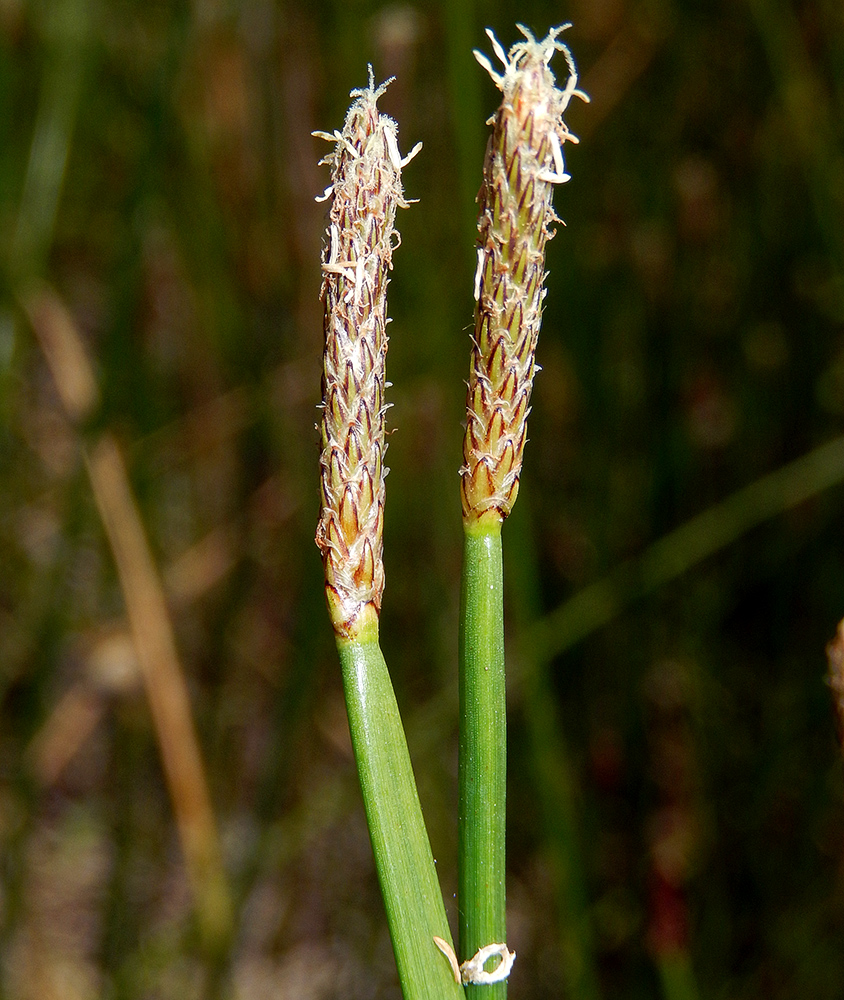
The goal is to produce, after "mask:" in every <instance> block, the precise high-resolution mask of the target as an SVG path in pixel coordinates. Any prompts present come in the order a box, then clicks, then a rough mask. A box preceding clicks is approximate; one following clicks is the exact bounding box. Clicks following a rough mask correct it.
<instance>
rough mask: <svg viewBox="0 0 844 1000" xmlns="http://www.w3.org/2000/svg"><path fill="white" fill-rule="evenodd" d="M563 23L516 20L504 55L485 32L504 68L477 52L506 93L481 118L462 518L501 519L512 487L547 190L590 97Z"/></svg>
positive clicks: (539, 289) (539, 294) (523, 427)
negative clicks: (573, 110)
mask: <svg viewBox="0 0 844 1000" xmlns="http://www.w3.org/2000/svg"><path fill="white" fill-rule="evenodd" d="M568 27H570V25H563V26H562V27H559V28H553V29H552V30H551V31H550V32H549V33H548V36H547V37H546V38H545V39H544V40H543V41H540V42H537V41H536V40H535V39H534V37H533V35H532V34H531V33H530V31H528V30H527V28H525V27H523V26H522V25H518V28H519V30H520V31H521V32H522V34H523V35H524V36H525V41H521V42H517V43H516V44H515V45H514V46H513V47H512V48H511V49H510V51H509V53H505V52H504V49H503V48H502V47H501V45H500V44H499V42H498V40H497V39H496V37H495V35H493V33H492V32H491V31H489V30H487V34H488V35H489V38H490V40H491V42H492V47H493V50H494V52H495V54H496V55H497V56H498V58H499V59H500V60H501V62H502V64H503V67H504V69H503V72H502V73H497V72H496V71H495V70H494V69H493V67H492V64H491V63H490V61H489V59H487V57H486V56H485V55H483V54H482V53H480V52H477V51H476V52H475V57H476V58H477V60H478V62H479V63H480V64H481V65H482V66H483V67H484V68H485V69H486V70H487V71H488V72H489V74H490V76H491V77H492V79H493V80H494V81H495V84H496V86H497V87H498V88H499V90H501V91H502V93H503V95H504V96H503V99H502V102H501V106H500V108H499V110H498V112H497V113H496V114H495V115H494V116H493V118H491V119H490V121H489V124H491V125H493V133H492V135H491V136H490V139H489V143H488V145H487V151H486V159H485V162H484V176H483V184H482V186H481V190H480V193H479V195H478V203H479V214H478V266H477V271H476V274H475V300H476V303H477V304H476V308H475V332H474V338H473V346H472V363H471V370H470V375H469V391H468V396H467V403H466V411H467V419H466V435H465V438H464V441H463V461H464V464H463V467H462V469H461V470H460V474H461V497H462V501H463V517H464V521H466V523H473V522H475V521H477V520H479V519H481V518H495V519H497V520H503V519H504V518H505V517H507V515H508V514H509V513H510V511H511V509H512V507H513V503H514V502H515V499H516V494H517V493H518V490H519V475H520V472H521V468H522V453H523V451H524V445H525V440H526V435H527V416H528V412H529V403H530V394H531V389H532V388H533V376H534V373H535V371H536V370H537V365H536V362H535V354H536V342H537V338H538V336H539V326H540V322H541V319H542V300H543V299H544V297H545V290H544V288H543V285H544V281H545V243H546V241H547V240H548V239H550V237H551V236H552V235H553V229H552V226H553V223H555V222H559V221H560V220H559V219H558V218H557V216H556V215H555V214H554V208H553V204H552V199H553V191H554V185H555V184H561V183H563V182H564V181H567V180H568V179H569V177H568V175H567V174H566V173H565V168H564V165H563V154H562V146H563V144H564V143H565V142H567V141H568V142H576V141H577V139H576V138H575V136H573V135H572V134H571V132H569V130H568V127H567V126H566V123H565V122H564V121H563V112H564V111H565V110H566V108H567V107H568V104H569V101H570V100H571V98H572V97H573V96H578V97H581V98H583V99H584V100H588V98H587V97H586V95H585V94H584V93H583V92H582V91H580V90H578V89H577V72H576V70H575V66H574V61H573V59H572V57H571V53H570V52H569V50H568V48H567V47H566V46H565V45H564V44H563V43H562V42H560V41H558V39H557V36H558V35H559V34H560V33H561V32H562V31H564V30H565V29H566V28H568ZM556 51H561V52H562V53H563V54H564V55H565V58H566V62H567V64H568V70H569V77H568V81H567V83H566V85H565V88H564V89H562V90H560V89H559V88H558V87H557V86H556V84H555V80H554V75H553V73H552V72H551V70H550V69H549V65H548V64H549V62H550V61H551V57H552V56H553V55H554V53H555V52H556Z"/></svg>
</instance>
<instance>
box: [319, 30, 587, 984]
mask: <svg viewBox="0 0 844 1000" xmlns="http://www.w3.org/2000/svg"><path fill="white" fill-rule="evenodd" d="M566 27H568V26H566ZM520 30H521V32H522V34H523V35H524V40H523V41H521V42H518V43H517V44H516V45H514V46H513V47H512V48H511V49H510V51H509V53H505V51H504V49H503V48H502V47H501V45H500V44H499V42H498V40H497V39H496V38H495V36H494V35H493V34H492V32H488V34H489V37H490V40H491V42H492V45H493V49H494V51H495V54H496V56H497V57H498V58H499V59H500V61H501V63H502V66H503V70H502V72H500V73H499V72H497V71H495V70H494V69H493V67H492V64H491V63H490V62H489V60H488V59H487V58H486V56H484V55H482V54H480V53H478V52H476V53H475V55H476V57H477V58H478V60H479V62H480V63H481V64H482V65H483V66H484V67H485V68H486V69H487V70H488V72H489V73H490V75H491V76H492V79H493V80H494V82H495V83H496V85H497V86H498V88H499V89H500V90H501V91H502V95H503V99H502V103H501V106H500V108H499V111H498V112H497V114H496V115H495V116H494V118H493V119H491V123H492V124H493V132H492V135H491V137H490V140H489V144H488V146H487V152H486V159H485V163H484V171H483V185H482V188H481V192H480V195H479V207H480V212H479V220H478V264H477V271H476V275H475V288H474V296H475V301H476V308H475V329H474V336H473V341H472V354H471V366H470V377H469V385H468V396H467V418H466V432H465V438H464V446H463V457H464V464H463V467H462V469H461V473H460V492H461V498H462V509H463V526H464V539H465V541H464V563H463V573H462V584H461V613H460V639H459V671H460V677H459V692H460V730H459V820H458V823H459V833H458V846H459V852H458V864H459V873H458V886H459V898H458V908H459V936H458V953H459V955H460V956H461V957H462V962H461V961H459V960H458V958H457V955H456V954H455V950H454V946H453V943H452V939H451V935H450V931H449V927H448V923H447V920H446V916H445V908H444V905H443V900H442V896H441V893H440V889H439V885H438V881H437V876H436V869H435V866H434V862H433V858H432V855H431V848H430V845H429V842H428V837H427V833H426V830H425V825H424V821H423V817H422V811H421V808H420V805H419V798H418V794H417V791H416V785H415V782H414V777H413V771H412V767H411V763H410V758H409V755H408V750H407V744H406V741H405V737H404V732H403V729H402V725H401V720H400V717H399V713H398V708H397V705H396V700H395V695H394V693H393V689H392V685H391V682H390V677H389V673H388V671H387V667H386V664H385V662H384V657H383V655H382V653H381V648H380V645H379V640H378V623H379V615H380V610H381V599H382V595H383V590H384V568H383V561H382V548H383V544H382V529H383V518H384V501H385V488H384V475H385V472H386V470H385V467H384V455H385V451H386V439H385V429H386V428H385V415H386V408H387V404H386V402H385V390H386V386H387V382H386V375H385V361H386V354H387V334H386V327H387V304H386V290H387V284H388V272H389V270H390V268H391V266H392V251H393V249H394V248H395V246H396V245H397V241H398V237H397V234H396V231H395V215H396V209H397V208H403V207H406V206H407V201H406V200H405V198H404V193H403V187H402V178H401V175H402V170H403V169H404V167H405V166H406V165H407V163H408V162H409V161H410V160H411V159H412V158H413V156H415V154H416V153H417V151H418V149H419V145H417V146H416V147H415V148H414V149H413V150H412V152H411V153H410V155H409V156H406V157H404V158H403V157H402V156H401V154H400V152H399V146H398V137H397V126H396V123H395V122H394V121H393V120H392V119H390V118H389V117H387V116H386V115H383V114H381V113H380V112H379V111H378V109H377V101H378V98H379V97H380V96H381V95H382V94H383V92H384V90H385V88H386V86H387V83H385V84H382V85H381V86H380V87H377V88H376V87H375V83H374V78H373V75H372V70H371V68H370V78H369V86H368V87H366V88H364V89H362V90H355V91H352V97H354V98H355V100H354V103H353V104H352V106H351V108H350V109H349V112H348V115H347V117H346V122H345V125H344V127H343V129H342V131H336V132H333V133H325V132H319V133H315V134H316V135H318V136H320V137H321V138H324V139H327V140H329V141H330V142H333V143H334V149H333V151H332V152H331V153H329V155H328V156H326V157H325V158H324V160H323V161H322V162H323V163H325V164H327V165H329V166H330V167H331V183H330V184H329V186H328V187H327V188H326V191H325V194H324V195H323V198H324V199H325V200H329V199H330V201H331V206H330V211H329V222H328V228H327V232H326V239H325V245H324V248H323V255H322V273H323V282H322V292H321V294H322V300H323V305H324V332H325V351H324V363H323V402H322V420H321V423H320V439H321V452H320V494H321V514H320V519H319V523H318V527H317V536H316V541H317V545H318V546H319V548H320V551H321V553H322V558H323V565H324V569H325V593H326V600H327V604H328V609H329V615H330V618H331V622H332V625H333V628H334V634H335V639H336V643H337V649H338V652H339V657H340V662H341V667H342V673H343V685H344V693H345V697H346V705H347V710H348V715H349V727H350V731H351V736H352V745H353V749H354V754H355V761H356V765H357V769H358V774H359V779H360V784H361V790H362V793H363V799H364V807H365V810H366V816H367V822H368V825H369V832H370V837H371V840H372V846H373V853H374V856H375V863H376V868H377V871H378V877H379V881H380V885H381V890H382V894H383V897H384V903H385V908H386V911H387V919H388V923H389V927H390V933H391V937H392V941H393V948H394V952H395V956H396V963H397V966H398V972H399V978H400V981H401V986H402V991H403V993H404V997H405V1000H421V998H423V997H424V998H433V997H436V998H439V997H459V996H462V995H464V987H465V992H466V995H480V993H483V994H484V995H485V996H487V997H489V998H490V1000H501V998H503V997H505V996H506V980H507V977H508V975H509V973H510V969H511V967H512V964H513V960H514V958H515V954H514V953H513V952H511V951H510V950H509V949H508V947H507V944H506V923H505V811H506V703H505V701H506V699H505V676H504V624H503V617H504V612H503V565H502V550H501V528H502V524H503V522H504V519H505V518H506V517H507V515H508V514H509V513H510V511H511V509H512V506H513V503H514V502H515V499H516V494H517V492H518V488H519V477H520V473H521V467H522V455H523V451H524V446H525V441H526V436H527V417H528V412H529V403H530V395H531V391H532V386H533V377H534V373H535V372H536V370H537V365H536V361H535V353H536V343H537V337H538V334H539V326H540V321H541V315H542V301H543V299H544V296H545V291H544V280H545V244H546V242H547V240H548V239H549V238H550V236H551V235H552V232H553V228H552V227H553V225H554V223H555V222H557V221H559V220H558V219H557V217H556V215H555V214H554V210H553V206H552V194H553V189H554V186H555V185H556V184H559V183H562V182H563V181H566V180H568V175H567V174H566V173H565V169H564V164H563V155H562V147H563V145H564V143H565V142H566V141H572V140H573V139H574V137H573V136H572V135H571V133H570V132H569V130H568V128H567V127H566V124H565V122H564V121H563V117H562V116H563V112H564V111H565V109H566V107H567V106H568V103H569V101H570V100H571V98H572V96H574V95H577V96H580V97H584V96H585V95H583V94H582V92H580V91H579V90H578V89H577V74H576V71H575V67H574V62H573V60H572V57H571V55H570V53H569V50H568V49H567V47H566V46H565V45H563V44H562V42H560V41H559V39H558V35H559V34H560V32H561V31H562V30H563V28H555V29H553V30H552V31H551V32H549V34H548V36H547V37H546V38H545V39H544V40H542V41H537V40H536V39H534V37H533V36H532V35H531V33H530V32H529V31H528V30H527V29H526V28H523V27H521V26H520ZM557 51H561V52H563V53H564V55H565V58H566V61H567V65H568V70H569V76H568V81H567V83H566V86H565V88H564V89H559V88H558V87H557V86H556V83H555V80H554V76H553V74H552V72H551V70H550V68H549V63H550V60H551V58H552V56H553V55H554V53H555V52H557ZM388 82H389V81H388ZM437 949H439V951H440V952H442V955H440V954H438V952H437ZM443 956H445V959H447V961H444V960H443ZM479 991H480V993H479Z"/></svg>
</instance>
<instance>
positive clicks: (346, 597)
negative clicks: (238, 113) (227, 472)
mask: <svg viewBox="0 0 844 1000" xmlns="http://www.w3.org/2000/svg"><path fill="white" fill-rule="evenodd" d="M389 83H390V81H389V80H388V81H386V83H382V84H381V86H380V87H378V88H376V87H375V84H374V79H373V75H372V67H371V66H370V68H369V86H368V87H366V88H364V89H363V90H353V91H352V93H351V96H352V97H353V98H356V100H355V101H354V102H353V104H352V106H351V107H350V108H349V111H348V114H347V116H346V123H345V125H344V127H343V131H342V132H336V131H335V132H334V133H332V134H329V133H326V132H315V133H314V135H317V136H319V137H320V138H323V139H328V140H329V141H331V142H334V143H335V146H334V150H333V151H332V152H331V153H329V154H328V156H326V157H325V158H324V159H323V160H321V161H320V162H321V163H326V164H328V165H329V166H330V167H331V184H330V185H329V186H328V187H327V188H326V190H325V193H324V194H323V195H322V196H321V197H320V198H318V199H317V200H318V201H321V200H328V199H329V198H331V199H332V204H331V210H330V214H329V226H328V230H327V233H326V242H325V246H324V247H323V253H322V290H321V298H322V301H323V304H324V307H325V354H324V359H323V360H324V365H323V379H322V393H323V395H322V399H323V402H322V407H323V412H322V420H321V423H320V440H321V452H320V463H319V464H320V496H321V502H322V511H321V514H320V519H319V524H318V525H317V532H316V543H317V545H318V546H319V549H320V551H321V553H322V559H323V565H324V567H325V592H326V598H327V601H328V609H329V614H330V616H331V621H332V624H333V626H334V631H335V633H336V634H337V635H338V636H341V637H344V638H353V637H354V636H355V635H357V634H358V632H359V630H360V628H361V627H362V626H363V624H364V623H365V622H367V621H371V620H372V615H374V616H375V620H377V616H378V613H379V612H380V610H381V595H382V593H383V590H384V565H383V561H382V557H381V554H382V527H383V522H384V476H385V474H386V471H387V470H386V469H385V467H384V453H385V451H386V442H385V435H384V431H385V413H386V409H387V405H386V403H385V400H384V392H385V388H386V382H385V360H386V355H387V294H386V293H387V284H388V279H387V272H388V271H389V269H390V267H391V260H392V253H393V250H394V249H395V247H396V246H397V245H398V242H399V236H398V233H397V232H396V230H395V228H394V222H395V214H396V207H397V206H398V207H406V205H407V202H406V201H405V199H404V195H403V191H402V183H401V171H402V168H403V167H404V166H405V165H406V164H407V163H408V161H409V160H410V159H411V158H412V157H413V156H415V155H416V153H417V152H418V150H419V148H420V146H421V143H420V144H418V145H417V146H416V147H415V148H414V149H413V151H412V152H411V153H410V155H409V156H407V157H405V158H404V159H402V158H401V156H400V154H399V150H398V141H397V126H396V123H395V122H394V121H393V120H392V119H391V118H389V117H388V116H387V115H382V114H380V113H379V111H378V109H377V107H376V102H377V100H378V98H379V97H380V96H381V95H382V94H383V93H384V91H385V89H386V88H387V85H388V84H389Z"/></svg>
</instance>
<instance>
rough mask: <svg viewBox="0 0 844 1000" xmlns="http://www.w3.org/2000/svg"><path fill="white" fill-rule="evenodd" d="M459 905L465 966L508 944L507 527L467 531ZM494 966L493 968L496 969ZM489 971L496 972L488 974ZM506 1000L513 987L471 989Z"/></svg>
mask: <svg viewBox="0 0 844 1000" xmlns="http://www.w3.org/2000/svg"><path fill="white" fill-rule="evenodd" d="M458 767H459V785H460V790H459V794H460V807H459V810H460V811H459V824H460V826H459V852H458V869H459V870H458V902H459V914H460V916H459V921H460V935H459V940H460V953H459V958H460V960H461V961H466V960H467V959H469V958H471V957H472V956H473V955H474V954H475V952H477V951H478V949H479V948H482V947H484V946H485V945H488V944H501V943H503V942H506V940H507V938H506V919H505V886H504V867H505V824H506V792H507V720H506V700H505V687H504V598H503V567H502V558H501V524H500V522H493V523H485V522H484V521H481V522H478V523H475V524H473V525H467V526H465V534H464V548H463V580H462V586H461V609H460V758H459V765H458ZM496 961H498V960H497V959H494V960H492V961H491V963H490V964H491V965H493V967H494V962H496ZM488 971H489V970H488ZM481 994H482V995H483V997H484V1000H505V998H506V996H507V983H506V982H501V983H495V984H494V985H485V986H467V987H466V996H467V997H470V998H471V997H472V996H478V997H480V996H481Z"/></svg>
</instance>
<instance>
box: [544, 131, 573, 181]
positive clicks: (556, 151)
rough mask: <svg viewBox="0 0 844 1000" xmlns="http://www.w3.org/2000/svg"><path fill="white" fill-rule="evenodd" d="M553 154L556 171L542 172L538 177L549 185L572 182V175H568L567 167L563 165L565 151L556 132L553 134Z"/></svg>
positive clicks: (551, 136)
mask: <svg viewBox="0 0 844 1000" xmlns="http://www.w3.org/2000/svg"><path fill="white" fill-rule="evenodd" d="M550 139H551V154H552V156H553V157H554V169H553V170H540V171H539V173H538V174H537V175H536V176H537V177H538V178H539V179H540V180H541V181H547V182H548V183H549V184H565V182H566V181H570V180H571V174H567V173H566V169H565V165H564V164H563V150H562V148H561V146H560V140H559V137H558V136H557V133H556V132H551V134H550Z"/></svg>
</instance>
